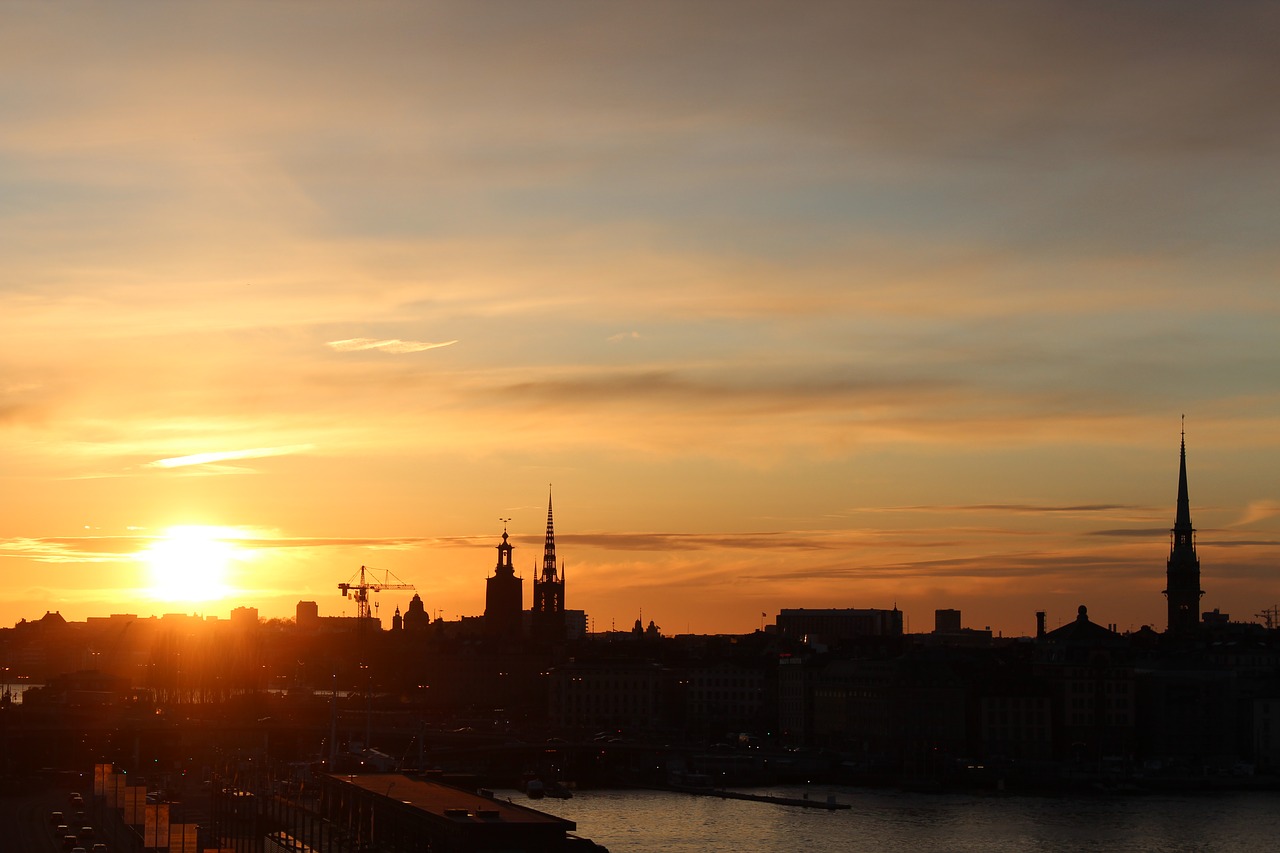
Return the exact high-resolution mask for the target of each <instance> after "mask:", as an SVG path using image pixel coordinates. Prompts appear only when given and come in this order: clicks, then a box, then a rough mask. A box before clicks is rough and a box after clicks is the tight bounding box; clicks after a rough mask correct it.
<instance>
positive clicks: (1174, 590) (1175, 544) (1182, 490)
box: [1164, 428, 1204, 637]
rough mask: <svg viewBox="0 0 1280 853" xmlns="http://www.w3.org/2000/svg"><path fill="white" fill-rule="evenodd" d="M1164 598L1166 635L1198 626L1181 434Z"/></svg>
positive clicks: (1201, 592)
mask: <svg viewBox="0 0 1280 853" xmlns="http://www.w3.org/2000/svg"><path fill="white" fill-rule="evenodd" d="M1164 594H1165V596H1166V597H1167V598H1168V599H1169V602H1168V603H1169V629H1168V630H1169V633H1170V634H1174V635H1177V636H1182V637H1186V636H1188V635H1191V634H1194V633H1195V631H1196V628H1197V627H1198V626H1199V624H1200V613H1199V611H1200V596H1202V595H1204V590H1202V589H1201V588H1200V558H1199V557H1197V556H1196V530H1195V528H1194V527H1192V526H1191V499H1190V497H1189V496H1188V491H1187V432H1186V429H1185V428H1184V429H1183V431H1182V441H1181V444H1180V447H1179V450H1178V508H1177V511H1176V513H1175V515H1174V521H1173V529H1172V530H1170V531H1169V562H1168V564H1167V566H1166V588H1165V590H1164Z"/></svg>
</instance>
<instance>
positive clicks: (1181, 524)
mask: <svg viewBox="0 0 1280 853" xmlns="http://www.w3.org/2000/svg"><path fill="white" fill-rule="evenodd" d="M1179 457H1180V459H1179V464H1178V514H1177V517H1176V518H1175V520H1174V522H1173V527H1174V530H1180V529H1181V530H1186V531H1187V532H1188V533H1191V532H1194V531H1193V530H1192V527H1191V499H1190V498H1189V497H1187V430H1186V426H1185V424H1184V426H1183V430H1182V447H1181V449H1180V451H1179Z"/></svg>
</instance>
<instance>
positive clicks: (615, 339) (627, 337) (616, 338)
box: [608, 332, 644, 344]
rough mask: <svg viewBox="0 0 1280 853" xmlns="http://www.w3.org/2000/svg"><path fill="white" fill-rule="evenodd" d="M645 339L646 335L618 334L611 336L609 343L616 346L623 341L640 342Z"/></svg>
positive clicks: (634, 333) (633, 333)
mask: <svg viewBox="0 0 1280 853" xmlns="http://www.w3.org/2000/svg"><path fill="white" fill-rule="evenodd" d="M643 339H644V335H642V334H640V333H639V332H618V334H616V335H610V336H609V338H608V341H609V343H611V344H616V343H621V342H622V341H639V340H643Z"/></svg>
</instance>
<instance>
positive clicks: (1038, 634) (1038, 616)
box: [1036, 610, 1044, 638]
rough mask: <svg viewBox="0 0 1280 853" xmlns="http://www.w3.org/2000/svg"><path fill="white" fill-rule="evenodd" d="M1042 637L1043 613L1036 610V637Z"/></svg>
mask: <svg viewBox="0 0 1280 853" xmlns="http://www.w3.org/2000/svg"><path fill="white" fill-rule="evenodd" d="M1043 636H1044V611H1043V610H1037V611H1036V637H1037V638H1039V637H1043Z"/></svg>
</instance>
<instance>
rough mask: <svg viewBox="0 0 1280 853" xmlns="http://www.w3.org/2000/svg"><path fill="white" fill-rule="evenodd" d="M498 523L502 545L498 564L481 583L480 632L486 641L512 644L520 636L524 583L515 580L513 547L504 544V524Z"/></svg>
mask: <svg viewBox="0 0 1280 853" xmlns="http://www.w3.org/2000/svg"><path fill="white" fill-rule="evenodd" d="M510 520H511V519H509V518H504V519H502V522H503V528H502V544H500V545H499V546H498V564H497V565H496V566H494V568H493V577H491V578H489V579H488V580H487V581H486V582H485V595H484V630H485V634H487V635H488V636H489V637H492V638H494V639H499V640H512V639H516V638H518V637H519V636H520V632H521V630H520V629H521V619H522V616H521V614H522V613H523V611H524V581H523V580H522V579H520V578H518V577H516V570H515V568H514V566H513V565H512V563H511V552H512V550H513V549H514V546H512V544H511V543H510V542H508V541H507V528H506V522H508V521H510Z"/></svg>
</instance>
